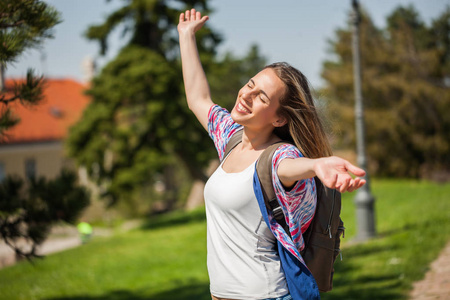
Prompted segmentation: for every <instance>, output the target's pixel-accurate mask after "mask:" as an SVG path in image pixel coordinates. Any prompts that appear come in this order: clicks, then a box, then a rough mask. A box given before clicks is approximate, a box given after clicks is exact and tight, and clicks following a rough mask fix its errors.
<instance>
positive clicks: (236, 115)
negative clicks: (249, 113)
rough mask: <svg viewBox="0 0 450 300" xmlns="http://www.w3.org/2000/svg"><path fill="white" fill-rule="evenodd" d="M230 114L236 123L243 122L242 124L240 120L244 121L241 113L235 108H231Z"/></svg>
mask: <svg viewBox="0 0 450 300" xmlns="http://www.w3.org/2000/svg"><path fill="white" fill-rule="evenodd" d="M230 116H231V119H232V120H233V121H234V122H235V123H237V124H239V125H244V124H242V121H244V120H243V118H242V117H243V116H242V114H240V113H239V112H237V111H236V109H233V110H232V111H231V113H230Z"/></svg>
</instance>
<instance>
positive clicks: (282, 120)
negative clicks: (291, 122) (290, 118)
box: [272, 117, 287, 127]
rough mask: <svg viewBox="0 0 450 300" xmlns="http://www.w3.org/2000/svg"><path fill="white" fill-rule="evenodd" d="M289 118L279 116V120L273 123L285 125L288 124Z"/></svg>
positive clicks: (278, 125)
mask: <svg viewBox="0 0 450 300" xmlns="http://www.w3.org/2000/svg"><path fill="white" fill-rule="evenodd" d="M286 123H287V120H286V118H285V117H279V118H278V120H276V121H275V122H273V123H272V125H273V126H274V127H283V126H284V125H286Z"/></svg>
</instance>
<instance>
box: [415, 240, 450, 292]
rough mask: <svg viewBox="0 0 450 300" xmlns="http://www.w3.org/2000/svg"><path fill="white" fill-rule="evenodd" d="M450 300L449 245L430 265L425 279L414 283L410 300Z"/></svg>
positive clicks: (449, 244)
mask: <svg viewBox="0 0 450 300" xmlns="http://www.w3.org/2000/svg"><path fill="white" fill-rule="evenodd" d="M444 299H445V300H450V243H448V244H447V246H446V247H445V248H444V250H442V252H441V254H440V255H439V256H438V258H437V259H436V260H435V261H434V262H433V263H431V265H430V270H429V271H428V272H427V273H426V274H425V278H424V279H423V280H421V281H418V282H416V283H414V285H413V290H412V292H411V294H410V300H444Z"/></svg>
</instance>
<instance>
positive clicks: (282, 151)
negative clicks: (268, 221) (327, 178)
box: [273, 142, 303, 164]
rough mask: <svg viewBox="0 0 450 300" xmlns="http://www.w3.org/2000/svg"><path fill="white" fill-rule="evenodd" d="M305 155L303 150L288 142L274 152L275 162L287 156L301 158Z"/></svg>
mask: <svg viewBox="0 0 450 300" xmlns="http://www.w3.org/2000/svg"><path fill="white" fill-rule="evenodd" d="M299 157H303V154H302V152H301V151H300V150H299V149H298V148H297V147H296V146H295V145H293V144H291V143H289V142H286V143H284V144H281V145H280V146H278V148H277V149H276V150H275V152H274V154H273V162H274V164H275V163H276V162H277V161H279V160H282V159H285V158H299Z"/></svg>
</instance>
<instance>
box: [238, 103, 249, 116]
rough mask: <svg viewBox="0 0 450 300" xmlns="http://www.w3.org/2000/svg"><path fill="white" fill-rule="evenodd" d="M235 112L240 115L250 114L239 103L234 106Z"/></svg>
mask: <svg viewBox="0 0 450 300" xmlns="http://www.w3.org/2000/svg"><path fill="white" fill-rule="evenodd" d="M236 110H237V111H238V112H240V113H245V114H249V113H250V111H249V110H248V109H247V108H245V107H244V106H243V105H242V104H241V102H238V104H237V105H236Z"/></svg>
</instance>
